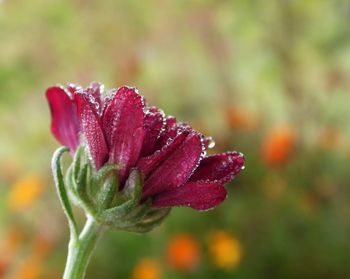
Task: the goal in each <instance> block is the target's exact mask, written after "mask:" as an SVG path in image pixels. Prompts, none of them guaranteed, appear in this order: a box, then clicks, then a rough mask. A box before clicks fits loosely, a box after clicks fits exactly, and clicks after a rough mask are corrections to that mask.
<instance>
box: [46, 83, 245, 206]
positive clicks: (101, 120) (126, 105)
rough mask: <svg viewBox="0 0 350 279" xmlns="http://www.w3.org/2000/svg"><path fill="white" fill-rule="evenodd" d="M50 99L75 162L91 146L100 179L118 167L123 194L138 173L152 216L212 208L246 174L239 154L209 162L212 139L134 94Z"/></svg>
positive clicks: (78, 93) (66, 93)
mask: <svg viewBox="0 0 350 279" xmlns="http://www.w3.org/2000/svg"><path fill="white" fill-rule="evenodd" d="M46 96H47V98H48V101H49V104H50V108H51V115H52V123H51V130H52V133H53V134H54V136H55V137H56V139H57V140H58V141H59V142H60V143H62V144H63V145H65V146H67V147H69V148H70V150H71V153H72V154H74V153H75V152H76V151H77V148H78V146H80V145H83V146H85V147H86V148H87V152H88V154H89V157H90V158H91V162H92V165H93V171H95V172H96V171H99V170H100V169H101V168H102V167H103V166H105V165H106V164H115V165H117V166H118V171H117V173H118V182H119V183H118V185H119V186H118V189H119V190H120V191H121V190H123V189H124V188H125V187H126V186H127V185H128V178H129V180H130V177H132V175H131V174H132V173H133V171H135V170H136V171H137V172H138V173H140V176H141V180H142V194H141V197H140V203H144V202H145V201H147V200H151V204H152V207H153V208H163V207H173V206H190V207H192V208H194V209H197V210H206V209H210V208H213V207H215V206H217V205H218V204H220V203H221V202H222V201H223V200H224V199H225V198H226V195H227V192H226V190H225V188H224V184H225V183H227V182H229V181H230V180H232V179H233V178H234V177H235V176H236V175H237V174H238V173H239V172H240V170H241V169H242V168H243V164H244V157H243V155H242V154H241V153H238V152H227V153H222V154H216V155H212V156H206V151H207V149H208V146H209V143H210V138H206V137H204V136H203V135H202V134H200V133H198V132H197V131H195V130H194V129H192V128H191V126H190V125H188V124H187V123H183V122H178V121H177V120H176V118H174V117H172V116H166V115H165V114H164V112H163V111H162V110H160V109H158V108H156V107H149V106H147V105H146V102H145V100H144V98H143V97H142V96H141V95H139V93H138V91H137V89H135V88H132V87H127V86H123V87H120V88H119V89H113V90H110V91H108V92H106V93H105V92H103V86H102V85H101V84H99V83H92V84H91V85H90V86H89V87H88V88H85V89H84V88H81V87H79V86H76V85H69V86H68V87H66V88H64V87H57V86H56V87H51V88H49V89H48V90H47V92H46ZM129 184H130V183H129Z"/></svg>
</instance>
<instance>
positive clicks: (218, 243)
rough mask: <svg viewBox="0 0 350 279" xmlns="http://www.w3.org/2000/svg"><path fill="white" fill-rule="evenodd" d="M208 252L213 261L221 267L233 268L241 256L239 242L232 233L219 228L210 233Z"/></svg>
mask: <svg viewBox="0 0 350 279" xmlns="http://www.w3.org/2000/svg"><path fill="white" fill-rule="evenodd" d="M209 253H210V257H211V259H212V261H213V263H214V264H215V265H216V266H217V267H219V268H222V269H234V268H235V267H237V266H238V265H239V263H240V261H241V258H242V249H241V244H240V242H239V241H238V240H237V238H235V237H234V236H233V235H232V234H230V233H228V232H225V231H221V230H219V231H215V232H213V233H212V234H211V236H210V240H209Z"/></svg>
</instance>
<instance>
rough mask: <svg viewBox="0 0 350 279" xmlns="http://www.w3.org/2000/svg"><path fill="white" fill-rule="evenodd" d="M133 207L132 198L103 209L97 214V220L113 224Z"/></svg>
mask: <svg viewBox="0 0 350 279" xmlns="http://www.w3.org/2000/svg"><path fill="white" fill-rule="evenodd" d="M133 208H135V204H134V201H133V200H129V201H127V202H125V203H123V204H121V205H118V206H116V207H113V208H110V209H107V210H104V211H103V212H102V213H100V214H99V215H98V216H97V218H96V219H97V220H98V222H100V223H103V224H106V225H110V226H115V225H117V224H118V223H119V222H121V221H122V219H123V217H125V216H126V215H127V214H128V213H130V211H131V210H132V209H133Z"/></svg>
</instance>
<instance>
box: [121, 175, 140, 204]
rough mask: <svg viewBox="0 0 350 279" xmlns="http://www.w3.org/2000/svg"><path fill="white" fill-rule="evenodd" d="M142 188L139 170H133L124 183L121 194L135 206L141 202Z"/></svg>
mask: <svg viewBox="0 0 350 279" xmlns="http://www.w3.org/2000/svg"><path fill="white" fill-rule="evenodd" d="M142 188H143V181H142V176H141V173H140V172H139V170H137V169H133V170H132V171H131V173H130V175H129V178H128V180H127V181H126V183H125V187H124V189H123V194H124V196H125V197H126V198H127V199H132V200H133V201H134V203H135V205H137V204H138V203H139V202H140V200H141V195H142Z"/></svg>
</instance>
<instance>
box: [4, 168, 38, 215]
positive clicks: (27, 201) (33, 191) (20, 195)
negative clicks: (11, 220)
mask: <svg viewBox="0 0 350 279" xmlns="http://www.w3.org/2000/svg"><path fill="white" fill-rule="evenodd" d="M42 190H43V182H42V180H41V178H40V177H39V176H38V175H35V174H30V175H26V176H23V177H20V178H19V179H18V180H17V181H16V182H15V183H14V184H13V185H12V188H11V191H10V193H9V197H8V202H9V206H10V208H11V209H13V210H16V211H22V210H25V209H27V208H28V207H29V206H30V205H32V203H33V202H34V201H35V200H36V199H37V198H38V197H39V196H40V194H41V193H42Z"/></svg>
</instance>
